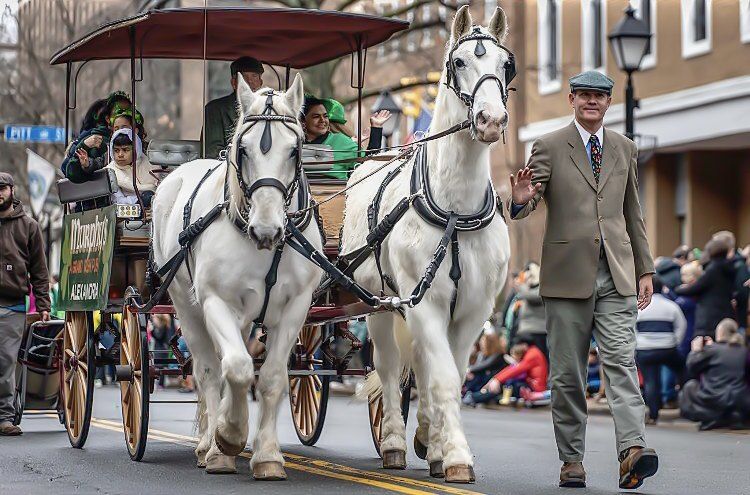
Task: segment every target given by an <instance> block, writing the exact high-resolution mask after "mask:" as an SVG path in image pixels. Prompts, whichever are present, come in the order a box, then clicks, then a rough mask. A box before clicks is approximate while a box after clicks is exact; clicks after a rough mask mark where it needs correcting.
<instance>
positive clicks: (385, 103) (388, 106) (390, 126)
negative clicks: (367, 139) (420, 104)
mask: <svg viewBox="0 0 750 495" xmlns="http://www.w3.org/2000/svg"><path fill="white" fill-rule="evenodd" d="M381 110H388V111H389V112H391V118H390V119H388V120H387V121H386V122H385V124H383V137H385V138H386V140H390V138H391V136H392V135H393V133H394V132H396V130H397V129H398V126H399V123H400V122H401V113H402V111H401V107H400V106H399V104H398V102H397V101H396V100H395V99H394V98H393V95H392V94H391V92H390V91H387V90H386V91H382V92H381V93H380V95H379V96H378V99H377V100H375V104H373V106H372V109H371V111H372V112H373V113H375V112H379V111H381Z"/></svg>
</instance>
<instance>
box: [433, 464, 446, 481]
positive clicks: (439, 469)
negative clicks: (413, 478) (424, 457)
mask: <svg viewBox="0 0 750 495" xmlns="http://www.w3.org/2000/svg"><path fill="white" fill-rule="evenodd" d="M430 476H431V477H433V478H445V473H444V472H443V461H432V462H431V463H430Z"/></svg>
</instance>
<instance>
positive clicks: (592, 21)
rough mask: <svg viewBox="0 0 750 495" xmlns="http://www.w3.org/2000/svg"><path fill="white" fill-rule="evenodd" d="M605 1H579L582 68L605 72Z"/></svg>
mask: <svg viewBox="0 0 750 495" xmlns="http://www.w3.org/2000/svg"><path fill="white" fill-rule="evenodd" d="M606 6H607V2H606V1H605V0H583V2H581V26H582V28H583V29H582V30H581V37H582V43H581V61H582V64H581V65H582V66H583V70H592V69H593V70H598V71H600V72H606V71H607V68H606V65H607V60H606V53H607V52H606V46H607V42H606V39H605V36H606V35H605V33H606V31H607V7H606Z"/></svg>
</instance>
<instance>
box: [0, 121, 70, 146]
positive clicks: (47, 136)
mask: <svg viewBox="0 0 750 495" xmlns="http://www.w3.org/2000/svg"><path fill="white" fill-rule="evenodd" d="M5 140H6V141H8V142H10V143H64V142H65V128H64V127H53V126H49V125H20V124H8V125H6V126H5Z"/></svg>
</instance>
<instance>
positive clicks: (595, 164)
mask: <svg viewBox="0 0 750 495" xmlns="http://www.w3.org/2000/svg"><path fill="white" fill-rule="evenodd" d="M589 146H590V147H591V169H592V170H593V171H594V179H595V180H596V185H599V175H601V173H602V147H601V145H600V144H599V138H598V137H596V134H592V135H591V137H590V138H589Z"/></svg>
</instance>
